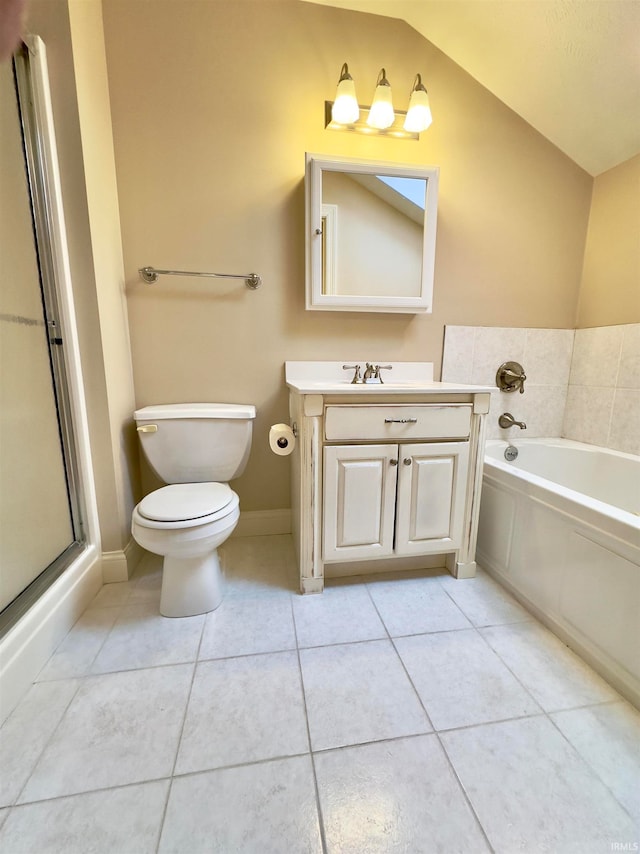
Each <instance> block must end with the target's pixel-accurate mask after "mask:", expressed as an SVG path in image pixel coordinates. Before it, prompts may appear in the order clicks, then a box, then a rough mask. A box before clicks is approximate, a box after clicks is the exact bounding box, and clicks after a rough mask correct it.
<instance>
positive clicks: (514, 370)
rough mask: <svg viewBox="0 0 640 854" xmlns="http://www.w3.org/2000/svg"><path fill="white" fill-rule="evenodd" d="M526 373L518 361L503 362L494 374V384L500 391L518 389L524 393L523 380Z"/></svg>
mask: <svg viewBox="0 0 640 854" xmlns="http://www.w3.org/2000/svg"><path fill="white" fill-rule="evenodd" d="M526 378H527V375H526V374H525V372H524V368H523V367H522V365H520V364H518V362H503V363H502V364H501V365H500V367H499V368H498V373H497V374H496V385H497V386H498V388H499V389H500V391H506V392H511V391H519V392H520V394H524V381H525V380H526Z"/></svg>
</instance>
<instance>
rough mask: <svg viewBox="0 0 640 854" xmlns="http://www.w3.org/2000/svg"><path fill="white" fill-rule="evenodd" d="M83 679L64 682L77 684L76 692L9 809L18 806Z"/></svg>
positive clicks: (70, 698) (78, 678)
mask: <svg viewBox="0 0 640 854" xmlns="http://www.w3.org/2000/svg"><path fill="white" fill-rule="evenodd" d="M84 678H86V677H77V678H72V679H69V680H66V681H69V682H73V681H75V682H77V686H76V690H75V691H74V692H73V693H72V695H71V697H69V702H68V703H67V704H66V706H65V707H64V711H63V712H62V714H61V715H60V719H59V720H58V723H57V724H56V725H55V727H54V728H53V729H52V730H51V733H50V735H49V738H47V739H46V741H45V743H44V745H43V747H42V750H41V751H40V752H39V753H38V758H37V759H36V761H35V762H34V763H33V765H32V767H31V771H29V774H28V775H27V777H26V779H25V781H24V783H23V785H22V786H21V787H20V790H19V792H18V794H17V795H16V796H15V798H14V800H13V803H12V804H11V807H14V806H20V804H19V803H18V801H19V800H20V796H21V795H22V793H23V792H24V790H25V789H26V788H27V786H28V785H29V781H30V780H31V778H32V777H33V775H34V773H35V770H36V768H37V767H38V765H39V764H40V760H41V759H42V757H43V756H44V754H45V751H46V750H47V748H48V747H49V745H50V744H51V742H52V741H53V737H54V735H55V734H56V732H57V731H58V730H59V729H60V725H61V723H62V721H63V720H64V718H65V717H66V715H67V712H68V711H69V708H70V706H71V704H72V703H73V701H74V700H75V698H76V697H77V696H78V693H79V691H80V689H81V688H82V682H83V680H84ZM36 684H41V683H36V682H34V683H32V685H31V687H32V688H33V686H34V685H36ZM16 708H18V706H16ZM14 711H15V710H14Z"/></svg>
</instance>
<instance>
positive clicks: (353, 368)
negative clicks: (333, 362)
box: [342, 365, 362, 385]
mask: <svg viewBox="0 0 640 854" xmlns="http://www.w3.org/2000/svg"><path fill="white" fill-rule="evenodd" d="M342 370H343V371H355V373H354V375H353V379H352V380H351V384H352V385H353V384H354V383H361V382H362V377H361V376H360V365H343V366H342Z"/></svg>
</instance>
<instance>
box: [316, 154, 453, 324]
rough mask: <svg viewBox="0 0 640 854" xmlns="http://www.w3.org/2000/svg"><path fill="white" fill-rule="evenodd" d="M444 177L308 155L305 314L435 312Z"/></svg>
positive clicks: (426, 169)
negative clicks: (438, 221)
mask: <svg viewBox="0 0 640 854" xmlns="http://www.w3.org/2000/svg"><path fill="white" fill-rule="evenodd" d="M438 173H439V170H438V167H436V166H412V165H407V164H398V163H384V162H376V161H369V160H357V159H350V158H338V157H328V156H322V155H316V154H307V156H306V172H305V196H306V241H305V243H306V264H307V269H306V295H307V299H306V306H307V309H312V310H318V309H320V310H328V311H379V312H405V313H420V312H430V311H431V310H432V295H433V269H434V260H435V245H436V217H437V206H438Z"/></svg>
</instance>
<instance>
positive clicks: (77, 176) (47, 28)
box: [27, 0, 137, 551]
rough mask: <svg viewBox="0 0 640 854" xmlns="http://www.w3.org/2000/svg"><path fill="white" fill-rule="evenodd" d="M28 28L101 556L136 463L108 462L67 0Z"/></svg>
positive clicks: (43, 6) (33, 3)
mask: <svg viewBox="0 0 640 854" xmlns="http://www.w3.org/2000/svg"><path fill="white" fill-rule="evenodd" d="M27 29H28V31H29V32H32V33H35V34H37V35H39V36H40V37H41V38H42V40H43V41H44V43H45V46H46V49H47V62H48V67H49V78H50V81H49V82H50V87H51V99H52V108H53V118H54V124H55V130H56V139H57V148H58V160H59V164H60V176H61V185H62V197H63V203H64V210H65V218H66V225H67V239H68V244H69V261H70V268H71V278H72V284H73V294H74V302H75V309H76V316H77V321H78V333H79V339H80V351H81V359H82V370H83V378H84V386H85V395H86V399H87V408H88V418H89V429H90V439H91V453H92V460H93V468H94V476H95V483H96V493H97V503H98V514H99V520H100V534H101V540H102V549H103V551H118V550H121V549H122V548H123V546H124V545H125V543H126V541H127V540H128V536H129V535H128V526H129V521H130V520H129V519H125V518H124V517H123V514H122V502H121V495H122V493H123V486H122V481H123V479H124V478H127V479H128V478H130V474H129V470H131V471H135V470H136V469H137V458H136V456H135V454H134V453H133V452H132V451H131V452H129V455H128V458H127V459H126V460H123V461H122V464H117V463H114V455H113V448H112V441H111V438H112V437H111V422H110V415H109V397H108V394H107V379H106V375H105V364H104V356H103V349H102V331H101V328H100V320H101V318H100V313H99V310H98V299H97V289H96V276H95V259H94V256H93V252H92V240H91V224H90V217H89V209H88V203H87V186H86V182H85V170H84V152H83V147H82V136H81V129H80V116H79V111H78V100H77V93H76V78H75V71H74V64H73V50H72V42H71V27H70V22H69V11H68V4H67V0H30V3H29V5H28V18H27ZM97 47H99V45H97ZM125 470H126V471H125ZM125 537H126V539H125Z"/></svg>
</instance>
